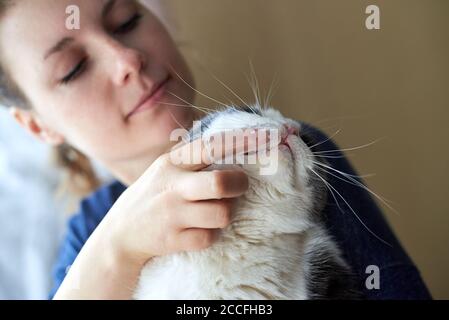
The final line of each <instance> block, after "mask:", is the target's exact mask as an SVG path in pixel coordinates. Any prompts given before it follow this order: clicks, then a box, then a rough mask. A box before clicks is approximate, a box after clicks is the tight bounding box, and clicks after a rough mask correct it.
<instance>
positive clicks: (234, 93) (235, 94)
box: [210, 72, 251, 109]
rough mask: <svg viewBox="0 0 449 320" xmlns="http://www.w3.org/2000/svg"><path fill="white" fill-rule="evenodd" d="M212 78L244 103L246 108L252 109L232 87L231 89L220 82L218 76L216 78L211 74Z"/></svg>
mask: <svg viewBox="0 0 449 320" xmlns="http://www.w3.org/2000/svg"><path fill="white" fill-rule="evenodd" d="M210 75H211V77H213V78H214V79H215V80H216V81H217V82H218V83H219V84H221V85H222V86H223V87H224V88H225V89H227V90H228V91H229V92H230V93H231V94H232V95H234V96H235V97H236V98H237V99H238V100H239V101H240V102H242V103H243V105H244V106H246V107H248V108H250V109H251V107H250V106H249V104H248V103H246V102H245V100H243V99H242V97H240V96H239V95H238V94H237V93H236V92H235V91H234V90H232V88H231V87H229V86H228V85H227V84H226V83H224V82H223V81H222V80H220V79H219V78H218V77H217V76H215V75H214V74H213V73H211V72H210Z"/></svg>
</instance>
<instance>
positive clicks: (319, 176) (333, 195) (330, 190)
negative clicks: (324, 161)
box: [310, 169, 344, 213]
mask: <svg viewBox="0 0 449 320" xmlns="http://www.w3.org/2000/svg"><path fill="white" fill-rule="evenodd" d="M310 170H311V171H312V173H314V174H315V175H316V176H317V177H318V178H320V180H321V181H323V182H324V185H325V186H326V188H327V189H328V190H329V192H330V194H331V195H332V198H334V200H335V204H336V205H337V208H338V209H339V210H340V211H341V212H342V213H344V210H343V209H342V208H341V207H340V203H339V201H338V200H337V197H336V196H335V194H334V191H332V189H331V188H329V186H328V185H327V183H326V181H325V179H324V178H323V177H321V175H319V174H318V173H317V172H316V171H315V170H313V169H310Z"/></svg>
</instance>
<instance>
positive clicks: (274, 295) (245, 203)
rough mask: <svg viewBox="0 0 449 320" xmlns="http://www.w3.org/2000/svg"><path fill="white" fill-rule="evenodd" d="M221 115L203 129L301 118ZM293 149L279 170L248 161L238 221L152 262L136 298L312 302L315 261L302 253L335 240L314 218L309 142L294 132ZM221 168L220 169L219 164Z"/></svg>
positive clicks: (282, 155)
mask: <svg viewBox="0 0 449 320" xmlns="http://www.w3.org/2000/svg"><path fill="white" fill-rule="evenodd" d="M262 113H263V117H261V116H258V115H256V114H253V113H247V112H234V113H223V114H219V115H218V116H217V118H216V119H214V120H213V121H212V123H211V124H210V127H209V128H208V129H207V131H206V132H204V133H203V134H206V135H208V134H213V133H215V132H219V131H222V130H229V129H237V128H247V127H248V126H257V127H270V128H277V129H281V128H282V127H283V125H284V124H290V125H294V126H296V127H297V128H298V129H299V130H301V128H300V127H299V125H298V123H296V122H294V121H292V120H289V119H286V118H284V117H283V116H282V115H281V114H280V113H279V112H278V111H276V110H273V109H266V110H262ZM290 145H291V147H292V149H293V152H292V154H290V153H289V152H286V151H281V152H279V167H278V171H277V172H276V174H274V175H267V176H261V175H260V174H259V168H258V165H243V166H242V168H243V170H245V172H246V173H247V174H248V176H249V179H250V188H249V190H248V192H247V193H246V194H245V195H244V196H242V197H240V198H239V200H238V205H237V209H236V211H235V212H234V216H233V220H232V223H231V225H230V226H229V227H227V228H226V229H224V230H222V232H221V237H220V238H219V240H218V241H217V243H215V244H214V245H213V246H212V247H210V248H209V249H206V250H203V251H201V252H186V253H180V254H174V255H170V256H164V257H158V258H155V259H153V260H151V261H150V262H149V263H148V264H147V265H146V266H145V267H144V269H143V270H142V273H141V277H140V281H139V284H138V288H137V290H136V292H135V295H134V297H135V298H136V299H307V298H310V294H309V293H308V292H307V286H306V284H307V276H308V273H309V266H308V262H307V261H305V260H306V255H305V254H304V252H305V251H306V250H310V248H311V247H310V246H313V245H314V243H317V242H323V241H324V242H331V240H330V238H329V237H328V236H327V234H326V232H325V231H324V230H323V228H322V227H320V226H319V225H317V224H316V222H314V221H316V220H314V219H312V218H313V217H311V215H312V210H311V207H312V205H313V193H312V191H313V190H312V189H311V187H310V186H309V184H308V182H309V179H310V177H309V173H308V170H307V167H308V166H310V167H311V166H312V163H311V161H309V157H308V156H312V154H311V151H310V150H309V148H308V147H307V145H306V144H305V143H304V142H303V141H302V140H301V139H300V138H299V137H296V136H291V139H290ZM213 168H215V169H217V168H220V166H217V165H216V166H213Z"/></svg>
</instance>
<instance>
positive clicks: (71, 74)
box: [60, 58, 87, 84]
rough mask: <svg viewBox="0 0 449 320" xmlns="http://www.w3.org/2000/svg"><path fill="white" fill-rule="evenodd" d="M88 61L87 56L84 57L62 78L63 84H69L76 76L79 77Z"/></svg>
mask: <svg viewBox="0 0 449 320" xmlns="http://www.w3.org/2000/svg"><path fill="white" fill-rule="evenodd" d="M86 63H87V58H84V59H82V60H81V61H80V62H79V63H78V64H77V65H76V67H75V68H73V69H72V71H70V72H69V74H68V75H66V76H65V77H64V78H62V79H61V81H60V82H61V84H67V83H69V82H70V81H72V80H74V79H75V78H76V77H78V76H79V75H80V74H81V73H82V72H83V71H84V69H85V66H86Z"/></svg>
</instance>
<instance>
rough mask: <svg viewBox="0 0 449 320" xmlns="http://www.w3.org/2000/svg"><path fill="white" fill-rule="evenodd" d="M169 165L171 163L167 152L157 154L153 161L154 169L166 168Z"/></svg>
mask: <svg viewBox="0 0 449 320" xmlns="http://www.w3.org/2000/svg"><path fill="white" fill-rule="evenodd" d="M170 165H171V161H170V155H169V154H167V153H166V154H163V155H161V156H159V157H158V158H157V159H156V160H155V161H154V166H155V168H156V169H166V168H167V167H169V166H170Z"/></svg>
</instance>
